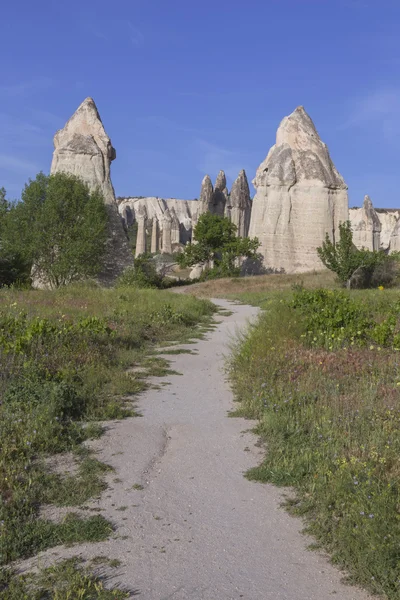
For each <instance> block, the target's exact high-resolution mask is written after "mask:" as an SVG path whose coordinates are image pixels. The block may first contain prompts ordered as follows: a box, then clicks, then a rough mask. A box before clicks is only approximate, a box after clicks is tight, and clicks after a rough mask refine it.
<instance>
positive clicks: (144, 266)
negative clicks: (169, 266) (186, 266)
mask: <svg viewBox="0 0 400 600" xmlns="http://www.w3.org/2000/svg"><path fill="white" fill-rule="evenodd" d="M117 285H118V286H122V287H124V286H133V287H137V288H158V289H163V288H166V287H168V281H167V279H166V272H165V269H160V270H158V269H157V265H156V262H155V260H154V257H153V256H152V255H151V254H141V255H140V256H138V257H136V258H135V259H134V261H133V265H132V267H127V268H126V269H125V271H124V272H123V273H122V275H121V276H120V278H119V280H118V283H117Z"/></svg>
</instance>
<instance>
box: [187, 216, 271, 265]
mask: <svg viewBox="0 0 400 600" xmlns="http://www.w3.org/2000/svg"><path fill="white" fill-rule="evenodd" d="M193 234H194V236H193V237H194V239H195V241H194V242H193V243H191V244H190V243H189V244H187V245H186V246H185V249H184V251H183V252H182V253H181V254H178V255H177V262H178V264H179V265H180V266H181V267H193V266H194V265H196V264H198V263H206V262H211V261H212V262H213V263H214V266H215V269H216V270H217V271H218V272H219V273H220V275H221V276H229V275H237V274H238V268H237V267H236V266H235V262H236V259H238V258H239V257H246V258H256V257H257V249H258V247H259V245H260V243H259V241H258V239H257V238H254V239H250V238H241V237H237V227H236V225H235V224H234V223H232V222H231V221H230V220H229V219H228V218H226V217H222V216H220V215H213V214H212V213H208V212H207V213H204V214H203V215H201V216H200V217H199V220H198V222H197V225H196V226H195V228H194V231H193Z"/></svg>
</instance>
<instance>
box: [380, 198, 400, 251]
mask: <svg viewBox="0 0 400 600" xmlns="http://www.w3.org/2000/svg"><path fill="white" fill-rule="evenodd" d="M375 211H376V213H377V214H378V217H379V220H380V222H381V227H382V229H381V248H382V250H389V249H390V248H391V245H392V244H391V238H392V235H393V232H394V229H395V227H396V225H397V222H398V220H399V218H400V211H399V210H396V209H393V208H388V209H384V208H376V209H375Z"/></svg>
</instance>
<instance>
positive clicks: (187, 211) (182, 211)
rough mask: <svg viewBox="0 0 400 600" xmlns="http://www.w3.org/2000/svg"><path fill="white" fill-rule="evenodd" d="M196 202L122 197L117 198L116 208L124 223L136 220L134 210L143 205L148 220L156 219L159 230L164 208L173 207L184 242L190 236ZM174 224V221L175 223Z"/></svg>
mask: <svg viewBox="0 0 400 600" xmlns="http://www.w3.org/2000/svg"><path fill="white" fill-rule="evenodd" d="M197 205H198V202H196V201H195V200H178V199H177V198H156V197H154V196H149V197H146V198H136V197H132V198H122V199H120V200H119V204H118V210H119V213H120V215H121V216H122V218H123V220H124V221H125V223H126V225H128V226H129V225H132V224H133V223H134V222H135V221H136V212H137V210H138V209H140V208H141V207H145V208H146V211H147V217H148V219H150V220H153V219H154V218H156V219H157V220H158V225H159V230H160V231H161V228H162V219H163V214H164V213H165V211H166V210H171V209H173V211H174V213H175V215H176V217H177V219H178V222H179V228H180V242H181V243H183V244H186V242H188V241H189V240H190V239H191V237H192V219H193V215H194V214H195V213H196V212H197ZM175 226H176V223H175Z"/></svg>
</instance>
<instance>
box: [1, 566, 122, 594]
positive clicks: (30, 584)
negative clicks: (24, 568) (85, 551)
mask: <svg viewBox="0 0 400 600" xmlns="http://www.w3.org/2000/svg"><path fill="white" fill-rule="evenodd" d="M109 562H111V561H109ZM110 566H112V565H110ZM129 597H130V594H129V593H128V592H126V591H124V590H121V589H117V588H113V589H107V588H105V586H104V581H103V580H102V578H100V577H96V576H95V575H93V574H92V573H91V572H90V571H89V570H88V569H85V568H82V567H81V566H80V564H79V561H78V560H77V559H69V560H64V561H62V562H60V563H58V564H57V565H55V566H53V567H48V568H47V569H41V570H40V571H39V573H29V574H27V575H20V576H14V574H13V573H12V571H3V573H2V574H0V598H1V599H2V600H43V599H44V598H47V599H48V600H63V599H64V598H65V600H67V599H69V598H71V599H75V598H81V599H82V600H123V599H124V598H129Z"/></svg>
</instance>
